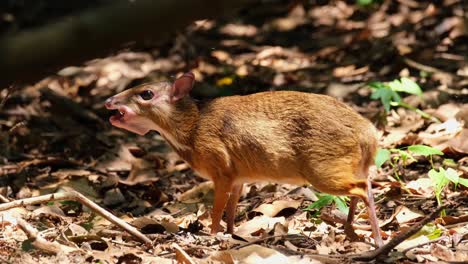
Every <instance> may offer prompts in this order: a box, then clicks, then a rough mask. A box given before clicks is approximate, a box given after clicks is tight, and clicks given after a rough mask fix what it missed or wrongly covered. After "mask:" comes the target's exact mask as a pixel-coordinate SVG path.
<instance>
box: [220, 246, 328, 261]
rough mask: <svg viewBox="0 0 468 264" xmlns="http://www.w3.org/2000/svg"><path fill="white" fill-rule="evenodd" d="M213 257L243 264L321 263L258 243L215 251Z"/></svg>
mask: <svg viewBox="0 0 468 264" xmlns="http://www.w3.org/2000/svg"><path fill="white" fill-rule="evenodd" d="M212 259H213V258H212ZM214 259H216V260H218V261H219V260H228V261H229V260H234V261H235V262H234V263H245V264H284V263H321V262H319V261H315V260H313V259H310V258H307V257H298V256H291V257H288V256H286V255H283V254H281V253H279V252H278V251H276V250H274V249H271V248H267V247H262V246H259V245H250V246H247V247H244V248H241V249H238V250H227V251H224V253H222V254H219V253H217V254H216V255H215V256H214ZM214 259H213V260H214ZM227 263H230V262H227ZM231 263H232V262H231Z"/></svg>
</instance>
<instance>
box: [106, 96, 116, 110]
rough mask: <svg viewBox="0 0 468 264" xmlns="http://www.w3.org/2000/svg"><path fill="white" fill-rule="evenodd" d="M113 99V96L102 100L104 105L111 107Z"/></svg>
mask: <svg viewBox="0 0 468 264" xmlns="http://www.w3.org/2000/svg"><path fill="white" fill-rule="evenodd" d="M113 101H114V97H109V98H107V99H106V101H105V102H104V105H105V106H106V108H107V109H110V108H112V104H113Z"/></svg>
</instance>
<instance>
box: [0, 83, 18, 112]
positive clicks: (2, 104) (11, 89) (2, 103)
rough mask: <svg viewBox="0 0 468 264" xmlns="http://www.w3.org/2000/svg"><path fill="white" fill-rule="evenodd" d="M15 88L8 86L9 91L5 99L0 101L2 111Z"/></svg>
mask: <svg viewBox="0 0 468 264" xmlns="http://www.w3.org/2000/svg"><path fill="white" fill-rule="evenodd" d="M14 87H15V86H14V85H10V86H8V88H7V89H6V91H7V92H6V95H5V97H3V99H2V100H1V101H0V110H1V109H2V108H3V106H5V103H6V101H7V99H8V97H9V96H10V94H11V91H13V89H14Z"/></svg>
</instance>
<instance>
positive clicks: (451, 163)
mask: <svg viewBox="0 0 468 264" xmlns="http://www.w3.org/2000/svg"><path fill="white" fill-rule="evenodd" d="M442 164H444V165H445V166H447V167H457V163H456V162H455V161H454V160H453V159H444V161H443V162H442Z"/></svg>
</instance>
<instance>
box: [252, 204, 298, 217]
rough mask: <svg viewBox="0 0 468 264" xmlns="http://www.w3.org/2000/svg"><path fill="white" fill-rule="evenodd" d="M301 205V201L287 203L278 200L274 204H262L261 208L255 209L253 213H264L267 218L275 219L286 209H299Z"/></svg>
mask: <svg viewBox="0 0 468 264" xmlns="http://www.w3.org/2000/svg"><path fill="white" fill-rule="evenodd" d="M300 205H301V202H300V201H294V200H292V201H285V200H278V201H274V202H273V203H272V204H262V205H260V206H259V207H257V208H255V209H254V210H253V211H255V212H259V213H262V214H263V215H265V216H270V217H275V216H276V215H278V213H279V212H281V211H282V210H284V209H286V208H293V209H297V208H298V207H299V206H300Z"/></svg>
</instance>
